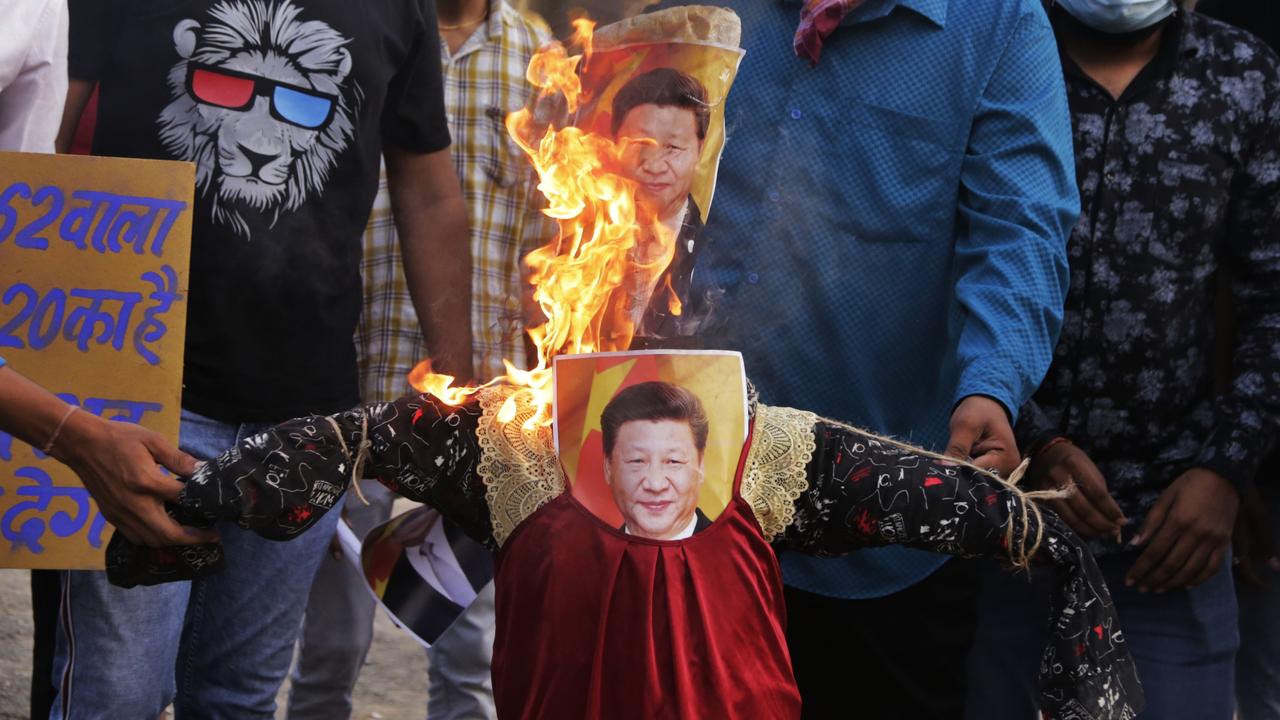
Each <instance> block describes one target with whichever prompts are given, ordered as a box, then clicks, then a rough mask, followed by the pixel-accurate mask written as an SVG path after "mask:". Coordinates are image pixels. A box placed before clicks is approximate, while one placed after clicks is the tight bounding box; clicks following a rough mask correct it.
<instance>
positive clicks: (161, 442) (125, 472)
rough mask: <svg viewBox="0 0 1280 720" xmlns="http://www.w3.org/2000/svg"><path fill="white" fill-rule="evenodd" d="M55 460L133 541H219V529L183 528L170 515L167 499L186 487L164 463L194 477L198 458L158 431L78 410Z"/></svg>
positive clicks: (151, 543) (160, 543)
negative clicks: (86, 490)
mask: <svg viewBox="0 0 1280 720" xmlns="http://www.w3.org/2000/svg"><path fill="white" fill-rule="evenodd" d="M54 456H55V457H57V459H58V460H60V461H62V462H63V463H65V464H66V465H67V466H68V467H70V468H71V469H72V470H74V471H75V473H76V475H79V476H80V480H81V481H82V482H84V486H85V487H86V488H88V490H89V494H90V495H92V496H93V499H94V500H96V501H98V508H99V509H100V510H101V511H102V515H103V517H105V518H106V519H107V522H109V523H111V524H112V525H114V526H115V527H116V529H117V530H119V531H120V532H122V533H124V536H125V537H126V538H128V539H129V540H130V541H131V542H133V543H135V544H139V545H148V546H151V547H164V546H169V545H195V544H199V543H209V542H216V541H217V540H218V534H217V533H216V532H215V531H213V530H202V529H197V528H187V527H183V526H181V525H179V524H178V523H176V522H174V520H173V518H171V517H169V514H168V513H166V512H165V509H164V503H165V501H168V502H171V503H176V502H177V501H178V492H179V491H180V490H182V483H181V482H179V481H178V480H177V479H175V478H171V477H166V476H165V474H164V473H163V472H162V471H161V469H160V465H163V466H164V467H166V468H168V469H169V471H170V472H173V473H175V474H178V475H190V474H192V473H194V472H195V470H196V460H195V458H193V457H191V456H190V455H188V454H186V453H184V452H182V451H181V450H179V449H177V448H175V447H173V446H172V445H170V444H169V442H168V441H167V440H165V439H164V438H163V437H162V436H161V435H160V434H159V433H155V432H152V431H151V430H148V429H146V428H144V427H140V426H138V425H132V424H129V423H122V422H109V421H106V420H102V419H101V418H97V417H94V416H92V415H89V414H88V413H85V412H78V413H74V414H72V415H71V416H70V417H69V418H67V423H66V426H65V427H64V428H63V431H62V434H61V436H60V437H59V439H58V442H57V445H56V446H55V447H54ZM157 463H159V465H157Z"/></svg>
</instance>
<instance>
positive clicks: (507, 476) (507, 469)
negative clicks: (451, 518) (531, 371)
mask: <svg viewBox="0 0 1280 720" xmlns="http://www.w3.org/2000/svg"><path fill="white" fill-rule="evenodd" d="M479 398H480V409H481V415H480V425H479V426H478V427H477V428H476V434H477V436H478V438H479V441H480V465H479V467H477V468H476V472H477V473H478V474H479V475H480V479H481V480H482V481H483V482H484V484H485V501H486V502H487V503H488V504H489V517H490V521H491V522H492V524H493V539H494V540H496V541H497V543H498V545H500V546H501V545H503V544H505V543H506V542H507V538H508V537H510V536H511V533H512V532H513V531H514V530H515V529H516V526H518V525H519V524H520V523H522V522H524V520H525V518H527V517H529V516H530V515H532V514H533V513H534V512H536V511H537V509H538V508H540V507H542V506H543V505H546V504H547V503H549V502H551V501H552V500H554V499H555V498H556V497H558V496H559V495H560V494H561V493H563V492H564V474H563V473H562V472H561V471H560V461H559V460H558V459H557V458H556V451H555V443H554V442H553V440H552V434H551V427H550V426H549V425H545V424H538V425H533V426H531V427H530V428H527V429H526V428H525V421H527V420H529V419H530V418H532V417H533V415H534V413H535V412H536V407H535V406H534V404H533V394H532V393H531V392H529V391H528V390H518V389H516V388H512V387H510V386H504V385H499V386H496V387H493V388H488V389H485V390H482V391H481V392H480V393H479ZM508 401H510V402H514V403H515V405H516V414H515V417H514V418H513V419H512V420H511V421H510V422H506V423H500V422H498V420H497V415H498V412H499V411H500V410H501V409H502V407H503V405H505V404H506V403H507V402H508Z"/></svg>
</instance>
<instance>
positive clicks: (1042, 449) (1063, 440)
mask: <svg viewBox="0 0 1280 720" xmlns="http://www.w3.org/2000/svg"><path fill="white" fill-rule="evenodd" d="M1064 444H1065V445H1070V444H1072V443H1071V440H1070V439H1069V438H1065V437H1062V436H1061V435H1059V436H1058V437H1056V438H1053V439H1052V440H1050V441H1049V442H1047V443H1045V444H1044V445H1041V446H1040V449H1039V450H1036V453H1035V455H1033V456H1032V457H1040V456H1041V455H1043V454H1045V453H1046V452H1048V450H1049V448H1052V447H1057V446H1059V445H1064Z"/></svg>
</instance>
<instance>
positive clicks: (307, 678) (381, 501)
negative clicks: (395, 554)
mask: <svg viewBox="0 0 1280 720" xmlns="http://www.w3.org/2000/svg"><path fill="white" fill-rule="evenodd" d="M360 487H361V489H362V490H363V492H364V495H365V497H366V498H367V499H368V500H369V504H368V505H365V504H364V503H362V502H360V500H359V499H358V498H352V499H351V502H349V503H347V520H349V521H350V522H351V529H352V530H353V531H354V532H355V535H356V537H359V538H363V537H364V536H365V535H366V534H368V532H369V531H370V530H372V529H373V528H374V527H376V526H378V525H380V524H381V523H383V522H386V521H387V519H388V518H390V517H391V504H392V502H393V501H394V500H395V496H394V495H392V494H391V491H390V490H387V489H386V488H384V487H383V486H382V485H381V484H380V483H377V482H375V481H366V482H362V483H361V484H360ZM349 492H350V491H349ZM376 611H377V601H375V600H374V599H373V593H371V592H369V588H368V586H367V585H366V584H365V579H364V577H363V576H362V575H361V574H360V572H359V571H358V570H356V568H355V566H354V565H352V564H351V561H350V560H348V559H347V558H346V557H345V556H343V557H336V558H335V557H333V556H332V555H329V554H326V555H325V557H324V558H323V559H322V560H321V561H320V568H319V570H317V571H316V576H315V580H313V581H312V583H311V591H310V597H309V598H308V599H307V612H306V617H305V619H304V620H303V623H302V633H301V634H300V635H299V637H298V664H297V665H296V666H294V668H293V675H292V678H291V682H290V683H289V712H288V715H287V717H288V718H289V720H347V718H349V717H351V710H352V707H351V691H352V690H353V689H354V688H355V686H356V679H357V678H358V677H359V676H360V668H361V667H363V666H364V659H365V656H366V655H367V654H368V652H369V643H371V642H372V641H373V614H374V612H376Z"/></svg>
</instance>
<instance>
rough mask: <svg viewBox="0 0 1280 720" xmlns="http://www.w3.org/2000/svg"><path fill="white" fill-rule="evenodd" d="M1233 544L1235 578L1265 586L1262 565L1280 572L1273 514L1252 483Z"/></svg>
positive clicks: (1237, 522)
mask: <svg viewBox="0 0 1280 720" xmlns="http://www.w3.org/2000/svg"><path fill="white" fill-rule="evenodd" d="M1231 544H1232V555H1233V559H1232V562H1233V563H1234V564H1235V574H1236V580H1239V581H1241V582H1243V583H1245V584H1246V585H1252V586H1254V587H1266V585H1267V581H1266V580H1265V579H1264V577H1263V576H1264V574H1265V571H1263V570H1261V568H1260V564H1262V563H1265V564H1266V566H1267V567H1268V568H1270V569H1271V571H1272V572H1280V553H1277V552H1276V543H1275V539H1274V538H1273V537H1272V536H1271V517H1270V514H1269V513H1268V512H1267V505H1266V502H1265V501H1263V499H1262V494H1261V493H1259V492H1258V488H1257V486H1253V485H1250V486H1249V489H1248V490H1245V493H1244V498H1243V500H1241V502H1240V514H1239V516H1238V517H1237V518H1236V529H1235V534H1234V536H1233V537H1232V540H1231Z"/></svg>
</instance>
